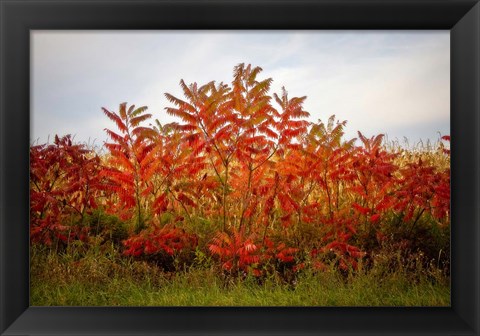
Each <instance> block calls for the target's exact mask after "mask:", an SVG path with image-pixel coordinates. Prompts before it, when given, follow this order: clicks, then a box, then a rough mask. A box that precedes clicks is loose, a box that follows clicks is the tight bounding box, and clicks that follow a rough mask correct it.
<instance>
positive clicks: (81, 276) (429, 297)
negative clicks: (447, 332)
mask: <svg viewBox="0 0 480 336" xmlns="http://www.w3.org/2000/svg"><path fill="white" fill-rule="evenodd" d="M112 249H113V247H112ZM111 252H113V250H111V251H96V252H92V251H89V252H88V255H86V256H83V257H82V258H80V259H78V260H76V258H75V256H74V255H73V254H72V253H68V254H67V253H63V254H55V253H51V252H49V251H47V250H40V249H36V250H35V249H34V251H32V267H31V296H30V299H31V305H33V306H448V305H449V304H450V288H449V282H448V279H447V278H446V277H444V276H443V275H442V274H441V273H438V272H434V271H432V270H427V269H425V270H419V272H418V274H417V275H418V276H417V277H415V279H414V280H413V278H412V277H411V273H409V272H407V271H406V270H402V269H401V268H400V269H396V270H395V271H393V272H389V273H385V272H384V270H382V275H381V276H380V273H379V269H373V270H372V269H370V270H368V271H367V270H362V269H360V270H359V271H358V272H357V273H356V274H350V275H348V274H347V275H346V274H340V273H338V272H335V271H334V269H333V268H332V269H328V270H325V271H322V272H318V273H311V272H305V273H302V274H299V276H298V277H297V278H296V279H295V280H294V281H292V282H290V283H286V282H285V281H282V279H279V278H277V277H275V276H273V275H272V276H271V277H266V278H263V279H261V280H259V279H258V278H255V277H253V276H246V277H244V278H241V279H240V278H239V279H230V278H228V277H225V276H223V275H222V274H219V273H218V272H216V271H215V270H214V269H213V268H205V267H203V268H200V267H194V266H192V267H190V268H188V269H184V270H183V271H180V272H175V273H166V272H162V271H160V270H159V269H158V268H156V267H155V266H153V265H150V264H148V263H146V262H140V261H134V260H131V259H127V258H119V257H116V255H117V254H115V253H111Z"/></svg>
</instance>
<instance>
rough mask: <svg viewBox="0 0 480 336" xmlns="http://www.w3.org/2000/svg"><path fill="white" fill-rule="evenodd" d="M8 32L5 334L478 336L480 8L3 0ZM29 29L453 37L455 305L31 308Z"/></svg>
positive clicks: (3, 99) (4, 51) (445, 0)
mask: <svg viewBox="0 0 480 336" xmlns="http://www.w3.org/2000/svg"><path fill="white" fill-rule="evenodd" d="M0 24H1V28H0V29H1V31H0V33H1V45H0V51H1V56H0V57H1V59H0V61H1V63H0V80H1V81H0V86H1V87H0V88H1V89H0V94H1V96H0V109H1V113H0V130H1V131H0V333H1V334H2V335H114V334H115V335H124V334H129V335H140V334H142V335H143V334H155V335H167V334H169V335H170V334H171V335H174V334H182V335H190V334H195V335H207V334H208V335H267V334H268V335H307V334H315V335H330V334H331V335H354V334H355V335H389V334H390V335H393V334H395V335H404V334H405V335H479V330H480V328H479V326H480V322H479V320H480V315H479V304H480V286H479V284H480V277H479V273H480V267H479V266H480V265H479V261H480V258H479V256H480V249H479V246H480V230H479V224H480V221H479V217H480V202H479V182H480V179H479V177H480V174H479V168H480V160H479V159H480V155H479V153H480V129H479V125H480V124H479V121H480V118H479V117H480V113H479V112H480V100H479V95H480V4H479V3H478V1H473V0H419V1H412V0H383V1H381V0H380V1H379V0H368V1H367V0H346V1H344V0H337V1H332V0H329V1H327V0H325V1H323V0H299V1H294V0H281V1H274V0H270V1H269V0H257V1H249V0H244V1H238V0H235V1H218V0H197V1H192V0H187V1H185V0H177V1H172V0H170V1H168V0H159V1H157V0H140V1H135V0H102V1H91V0H84V1H79V0H63V1H58V0H0ZM33 29H448V30H450V34H451V135H452V143H451V149H452V154H451V160H452V161H451V162H452V175H451V188H452V190H451V191H452V192H451V202H452V236H451V239H452V251H451V253H452V255H451V256H452V268H451V273H452V281H451V290H452V300H451V307H448V308H446V307H444V308H431V307H424V308H418V307H417V308H393V307H390V308H366V307H365V308H361V307H358V308H322V307H311V308H287V307H275V308H255V307H251V308H247V307H243V308H232V307H230V308H228V307H225V308H220V307H197V308H194V307H190V308H187V307H177V308H174V307H170V308H166V307H158V308H146V307H143V308H127V307H118V308H113V307H111V308H88V307H82V308H80V307H29V236H28V222H29V215H28V214H29V201H28V199H29V194H28V193H29V186H28V181H29V178H28V176H29V155H28V153H29V151H28V150H29V134H30V125H29V122H30V118H29V107H30V105H29V104H30V53H29V50H30V49H29V43H30V30H33Z"/></svg>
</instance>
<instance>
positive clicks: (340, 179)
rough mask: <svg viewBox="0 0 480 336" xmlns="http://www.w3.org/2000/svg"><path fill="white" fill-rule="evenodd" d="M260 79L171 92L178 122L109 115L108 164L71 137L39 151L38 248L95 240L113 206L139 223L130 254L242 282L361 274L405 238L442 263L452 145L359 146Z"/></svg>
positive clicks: (34, 205) (33, 177) (331, 121)
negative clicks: (198, 264) (203, 259)
mask: <svg viewBox="0 0 480 336" xmlns="http://www.w3.org/2000/svg"><path fill="white" fill-rule="evenodd" d="M261 71H262V69H261V68H259V67H253V66H251V65H245V64H239V65H237V66H236V67H235V68H234V71H233V80H232V82H231V84H230V85H229V84H224V83H215V82H213V81H212V82H209V83H206V84H203V85H199V84H197V83H192V84H187V83H185V82H184V81H183V80H181V81H180V87H181V89H182V91H183V97H175V96H173V95H171V94H168V93H166V94H165V97H166V98H167V100H168V102H169V105H170V106H168V107H166V109H165V110H166V113H168V114H170V115H172V116H174V117H176V118H177V122H173V123H170V124H165V125H162V124H161V123H160V122H158V120H153V118H152V115H151V114H148V113H146V111H147V107H135V106H134V105H131V106H129V105H128V104H127V103H122V104H120V106H119V108H118V111H110V110H109V109H106V108H103V113H104V114H105V115H106V117H108V118H109V119H110V120H111V121H112V127H111V128H108V129H106V130H105V132H106V134H107V135H108V137H109V141H108V142H107V143H105V145H104V149H105V150H106V152H105V153H104V154H102V155H99V154H97V153H95V152H94V151H93V150H88V149H87V148H86V147H85V146H83V145H78V144H73V143H72V139H71V138H70V136H66V137H63V138H58V137H56V138H55V141H54V144H52V145H39V146H31V148H30V160H31V173H30V182H31V183H30V186H31V216H30V217H31V240H32V243H42V244H47V245H50V244H52V242H54V241H55V242H58V241H61V242H63V243H68V242H69V241H70V240H74V239H86V237H87V236H88V235H92V232H91V228H90V227H89V226H88V225H87V226H85V225H83V219H84V217H85V216H86V215H87V214H88V213H91V212H92V211H93V210H94V209H101V210H102V211H105V212H106V213H109V214H113V215H116V216H118V217H119V218H120V219H121V220H122V221H124V222H125V223H126V224H127V231H128V235H129V238H127V239H126V240H124V242H123V244H122V246H121V249H122V251H123V252H122V253H123V255H124V256H127V257H128V256H129V257H134V258H144V259H146V260H154V259H155V258H156V260H157V262H158V260H166V259H165V258H167V259H168V258H169V257H172V258H173V257H175V256H176V255H179V254H181V253H184V252H185V251H187V252H188V251H190V252H192V251H195V250H197V251H198V250H202V251H203V253H205V254H208V255H210V256H211V257H212V258H213V260H214V261H215V262H217V266H218V269H219V270H221V271H223V272H226V273H229V274H232V275H235V276H238V275H241V274H253V275H255V276H262V275H264V274H267V273H269V272H280V271H282V272H283V271H284V270H285V269H288V270H290V271H293V272H297V271H299V270H302V269H305V268H308V267H310V268H312V269H315V270H317V271H320V270H324V269H325V268H326V265H329V264H331V265H335V266H336V267H338V268H339V269H341V270H344V271H347V270H355V269H356V268H357V267H358V264H359V262H364V263H368V262H370V263H373V262H375V251H379V250H381V249H382V248H383V247H384V246H385V245H389V246H399V245H395V244H398V243H399V242H403V243H404V245H402V246H407V247H409V248H411V249H412V250H411V251H412V252H415V251H413V249H414V248H415V249H422V247H423V246H424V245H422V244H423V242H426V241H427V240H428V241H429V244H430V245H428V248H425V251H427V252H428V253H430V254H431V255H430V257H431V258H435V257H436V256H437V255H438V246H437V245H435V244H433V243H431V241H432V239H435V237H436V236H435V235H434V234H433V233H432V232H438V231H439V230H440V231H441V230H448V228H449V225H450V224H449V223H450V165H449V164H450V151H449V141H450V137H449V136H444V137H442V138H441V139H440V140H439V145H438V146H437V147H436V148H432V149H430V150H424V151H415V150H409V149H404V148H401V147H399V148H394V147H390V148H389V147H388V146H387V144H385V142H384V138H383V135H376V136H372V137H367V136H365V135H364V134H362V133H361V132H358V139H348V140H347V139H345V138H344V128H345V127H346V124H347V122H346V121H338V120H336V119H335V116H331V117H330V118H328V119H327V120H326V122H322V121H321V120H319V121H318V122H311V121H309V119H308V117H309V113H308V112H307V111H305V110H304V108H303V104H304V102H305V100H306V97H292V98H291V97H289V96H288V93H287V91H286V90H285V89H283V90H282V92H281V93H280V94H275V93H273V94H272V93H270V87H271V84H272V81H273V80H272V79H271V78H267V79H260V78H259V76H260V73H261ZM425 246H427V245H425ZM436 248H437V250H435V249H436ZM429 249H430V250H429ZM162 258H163V259H162ZM169 260H170V259H169ZM172 260H173V259H172Z"/></svg>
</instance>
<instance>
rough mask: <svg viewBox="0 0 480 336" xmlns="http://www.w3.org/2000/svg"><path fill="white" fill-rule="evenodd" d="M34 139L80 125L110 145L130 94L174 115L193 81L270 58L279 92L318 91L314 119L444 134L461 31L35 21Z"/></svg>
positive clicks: (351, 129) (399, 133)
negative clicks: (57, 26)
mask: <svg viewBox="0 0 480 336" xmlns="http://www.w3.org/2000/svg"><path fill="white" fill-rule="evenodd" d="M31 51H32V52H31V75H32V80H31V97H32V100H31V102H32V105H31V106H32V111H31V142H37V141H38V142H39V143H44V142H47V139H48V138H49V137H50V142H51V141H52V139H53V137H54V135H55V134H58V135H65V134H72V135H74V136H75V140H76V141H79V142H88V141H89V142H90V143H92V142H94V143H95V144H96V145H102V144H103V142H104V141H105V140H106V139H107V138H106V135H105V132H104V130H103V129H104V128H112V129H114V128H115V126H114V125H113V123H112V122H111V121H110V120H109V119H107V117H106V116H105V115H104V114H103V113H102V111H101V107H105V108H107V109H109V110H113V111H118V106H119V104H120V103H122V102H127V103H128V105H131V104H135V105H136V106H143V105H147V106H148V108H149V109H148V111H149V112H150V113H152V114H153V119H159V120H160V121H161V122H170V121H175V120H177V121H179V120H178V119H174V118H173V117H170V116H168V115H167V114H166V112H165V110H164V108H165V107H166V106H171V105H170V104H169V103H167V101H166V99H165V97H164V93H165V92H168V93H171V94H173V95H175V96H177V97H179V98H183V96H182V94H181V90H180V86H179V84H178V83H179V81H180V79H184V80H185V82H187V84H188V83H192V82H197V83H199V84H205V83H207V82H209V81H211V80H215V81H217V82H221V81H223V82H225V83H228V84H230V83H231V81H232V73H233V67H234V66H235V65H237V64H238V63H247V64H248V63H251V64H252V65H253V66H260V67H261V68H263V72H261V73H260V75H259V76H258V77H257V78H258V79H265V78H270V77H271V78H273V85H272V90H271V93H273V92H276V93H280V89H281V87H282V86H285V88H286V89H287V91H288V93H289V97H294V96H305V95H306V96H307V100H306V102H305V104H304V108H305V110H306V111H308V112H310V114H311V117H310V120H311V121H317V120H318V119H321V120H322V121H327V119H328V117H329V116H330V115H332V114H335V115H336V116H337V119H340V120H347V121H348V123H347V127H346V138H348V139H350V138H352V137H356V136H357V131H358V130H359V131H361V132H362V133H363V134H364V135H366V136H368V137H370V136H373V135H376V134H380V133H383V134H387V135H388V138H389V139H392V140H394V139H399V140H400V141H403V139H404V137H407V138H408V139H409V142H410V144H412V143H415V142H418V141H419V140H420V139H422V140H423V141H426V140H428V139H430V140H431V141H433V142H435V141H436V140H437V139H438V138H439V133H440V134H441V135H446V134H450V33H449V31H448V30H442V31H169V30H166V31H131V32H128V31H38V30H37V31H33V32H32V33H31Z"/></svg>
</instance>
